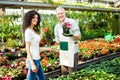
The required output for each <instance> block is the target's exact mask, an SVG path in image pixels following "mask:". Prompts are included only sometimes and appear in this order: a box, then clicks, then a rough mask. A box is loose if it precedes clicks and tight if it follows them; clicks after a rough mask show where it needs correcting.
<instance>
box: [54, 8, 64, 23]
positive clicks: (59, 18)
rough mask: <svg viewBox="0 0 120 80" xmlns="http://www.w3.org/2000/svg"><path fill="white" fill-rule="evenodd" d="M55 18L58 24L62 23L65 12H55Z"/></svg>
mask: <svg viewBox="0 0 120 80" xmlns="http://www.w3.org/2000/svg"><path fill="white" fill-rule="evenodd" d="M56 16H57V18H58V20H59V21H60V22H64V20H65V11H64V10H62V9H59V10H57V11H56Z"/></svg>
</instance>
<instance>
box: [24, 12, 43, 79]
mask: <svg viewBox="0 0 120 80" xmlns="http://www.w3.org/2000/svg"><path fill="white" fill-rule="evenodd" d="M40 20H41V19H40V15H39V13H38V12H37V11H35V10H31V11H28V12H27V13H26V14H25V15H24V17H23V23H22V31H23V34H24V37H25V48H26V52H27V59H26V67H27V68H28V75H27V80H35V79H36V78H37V80H45V76H44V72H43V69H42V66H41V63H40V56H39V53H40V52H39V42H40V41H41V39H42V37H43V34H44V31H43V29H41V33H40V35H39V34H38V33H37V31H36V30H37V29H38V28H39V25H40Z"/></svg>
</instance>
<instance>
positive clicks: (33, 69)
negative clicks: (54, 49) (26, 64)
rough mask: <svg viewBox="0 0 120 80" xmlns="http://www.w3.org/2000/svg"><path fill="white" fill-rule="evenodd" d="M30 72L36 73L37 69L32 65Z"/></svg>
mask: <svg viewBox="0 0 120 80" xmlns="http://www.w3.org/2000/svg"><path fill="white" fill-rule="evenodd" d="M32 71H33V72H37V67H36V65H35V64H32Z"/></svg>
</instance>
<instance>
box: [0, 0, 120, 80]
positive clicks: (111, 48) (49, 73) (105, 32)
mask: <svg viewBox="0 0 120 80" xmlns="http://www.w3.org/2000/svg"><path fill="white" fill-rule="evenodd" d="M40 1H41V2H39V1H38V2H33V1H32V2H31V1H30V0H29V1H27V0H26V1H25V0H24V1H15V0H14V1H12V0H11V1H10V0H9V1H7V0H3V1H2V0H1V1H0V8H1V9H0V80H21V79H23V80H24V79H26V75H27V69H26V62H25V60H26V51H25V48H24V40H23V37H24V36H22V33H21V22H20V21H21V17H22V15H23V14H22V13H21V14H22V15H21V14H19V13H20V12H16V13H12V14H10V12H7V13H5V10H6V9H14V10H16V11H17V9H19V10H20V11H21V12H24V11H27V10H29V9H35V10H38V12H40V11H39V9H40V10H41V9H43V10H52V11H53V10H54V9H55V8H56V7H57V6H58V5H62V6H63V7H64V8H65V9H66V10H67V17H70V18H73V19H75V20H76V21H77V22H78V23H79V28H80V30H81V34H82V36H81V40H79V41H78V46H79V64H78V71H76V72H75V73H71V74H68V75H67V76H66V78H64V77H63V76H61V72H60V64H59V45H58V44H55V43H54V32H53V29H54V26H55V24H56V23H57V22H58V20H57V19H56V17H55V14H54V11H53V14H52V13H51V14H42V13H41V12H40V14H41V24H40V27H42V28H44V30H45V35H44V38H43V39H42V41H41V42H40V57H41V63H42V67H43V70H44V72H45V76H46V78H47V79H49V80H59V79H61V80H64V79H65V80H67V79H68V80H74V79H79V80H86V79H88V80H89V79H96V80H97V79H103V80H104V79H113V80H119V79H120V73H119V67H118V66H119V56H120V55H119V53H120V25H119V23H120V9H119V5H118V4H116V5H118V6H116V7H113V4H111V5H112V6H107V7H106V6H105V5H91V2H79V3H75V2H74V4H71V3H68V4H67V3H65V2H62V1H58V2H57V1H53V0H45V1H43V2H42V0H40ZM88 1H89V0H88ZM116 1H117V0H116ZM118 2H119V1H118ZM111 3H112V2H111ZM86 4H88V5H87V6H86ZM36 5H37V6H36ZM6 6H7V7H6ZM22 10H23V11H22ZM39 31H40V30H39ZM107 59H109V60H107ZM99 66H100V67H99ZM85 67H86V68H85ZM86 70H87V71H86ZM54 77H56V78H54ZM104 77H106V78H104Z"/></svg>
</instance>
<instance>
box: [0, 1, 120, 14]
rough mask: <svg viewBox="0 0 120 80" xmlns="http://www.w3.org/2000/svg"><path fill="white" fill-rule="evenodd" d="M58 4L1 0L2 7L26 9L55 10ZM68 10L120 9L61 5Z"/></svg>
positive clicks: (105, 10) (111, 10)
mask: <svg viewBox="0 0 120 80" xmlns="http://www.w3.org/2000/svg"><path fill="white" fill-rule="evenodd" d="M57 6H58V5H54V4H44V3H39V2H18V1H0V7H1V8H21V7H23V8H24V9H44V10H54V9H55V8H56V7H57ZM60 6H63V7H64V8H65V9H66V10H73V11H95V12H119V13H120V9H118V8H116V9H108V8H91V7H85V6H72V5H60Z"/></svg>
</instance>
